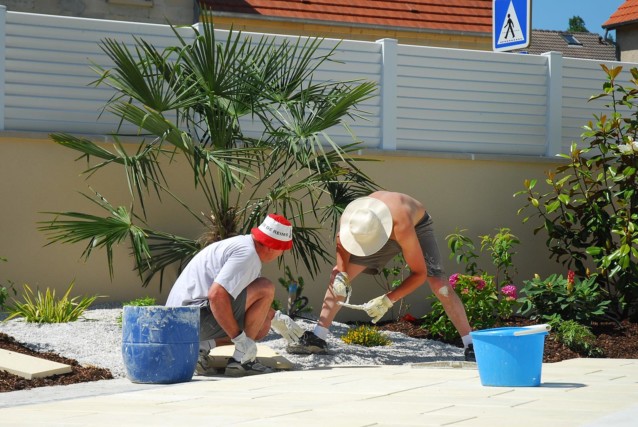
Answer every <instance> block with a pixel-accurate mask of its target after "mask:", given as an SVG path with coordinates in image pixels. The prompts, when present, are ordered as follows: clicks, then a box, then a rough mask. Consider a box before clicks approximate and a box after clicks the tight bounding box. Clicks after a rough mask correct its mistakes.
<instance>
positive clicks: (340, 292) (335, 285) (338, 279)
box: [332, 273, 352, 304]
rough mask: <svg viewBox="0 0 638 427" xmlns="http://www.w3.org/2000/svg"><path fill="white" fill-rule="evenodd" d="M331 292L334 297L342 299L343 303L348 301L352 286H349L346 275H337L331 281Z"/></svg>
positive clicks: (348, 279)
mask: <svg viewBox="0 0 638 427" xmlns="http://www.w3.org/2000/svg"><path fill="white" fill-rule="evenodd" d="M332 291H333V292H334V294H335V296H338V297H344V298H345V299H346V300H345V303H346V304H347V303H348V302H349V301H350V295H352V286H350V278H349V277H348V275H347V274H346V273H339V274H337V275H336V276H335V279H334V280H333V281H332Z"/></svg>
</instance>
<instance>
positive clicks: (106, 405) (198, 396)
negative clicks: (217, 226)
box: [0, 359, 638, 427]
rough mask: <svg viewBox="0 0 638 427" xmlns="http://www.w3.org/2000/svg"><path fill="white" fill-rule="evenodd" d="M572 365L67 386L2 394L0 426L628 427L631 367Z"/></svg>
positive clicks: (635, 378) (333, 371) (636, 378)
mask: <svg viewBox="0 0 638 427" xmlns="http://www.w3.org/2000/svg"><path fill="white" fill-rule="evenodd" d="M572 360H573V361H563V362H559V363H553V364H544V365H543V373H542V379H541V385H540V386H539V387H485V386H482V385H481V382H480V379H479V376H478V372H477V370H473V369H469V367H466V368H463V369H451V368H450V367H438V368H437V367H430V368H427V369H424V368H423V367H416V366H412V365H392V366H358V367H352V366H345V367H330V368H318V369H309V370H290V371H280V372H277V373H273V374H267V375H256V376H251V377H244V378H226V377H194V378H193V380H192V381H189V382H186V383H180V384H169V385H139V384H133V383H130V382H129V383H128V384H126V381H127V380H123V379H120V380H108V381H100V382H99V383H100V384H101V388H102V391H101V392H100V394H96V393H97V390H93V393H94V394H92V395H91V394H85V395H82V394H81V393H76V394H74V395H71V390H74V389H75V387H76V386H68V387H69V388H68V389H65V388H64V387H56V388H55V390H51V400H49V401H46V400H44V399H42V398H40V399H39V400H34V401H32V402H31V403H28V402H26V401H25V399H24V398H22V400H20V399H15V396H16V395H15V393H17V392H10V393H2V394H0V404H2V402H3V399H4V403H5V404H4V405H0V406H2V409H1V410H0V419H2V423H3V425H4V424H5V423H6V425H11V426H18V427H19V426H40V425H42V426H45V425H47V426H49V425H64V426H87V425H91V426H109V427H112V426H113V425H114V424H116V425H118V427H125V426H138V425H146V424H152V425H153V426H154V427H158V426H174V425H182V424H189V425H190V424H195V425H199V424H210V425H219V426H226V425H258V426H273V427H274V426H277V427H281V426H282V425H303V426H325V425H330V426H348V427H351V426H355V427H356V426H361V427H363V426H370V425H375V426H399V427H400V426H459V427H463V426H472V427H488V426H489V427H500V426H503V427H506V426H507V427H511V426H512V425H513V424H515V425H516V426H518V427H526V426H530V427H539V426H561V427H584V426H587V427H603V426H604V427H608V426H613V427H625V426H627V427H629V426H631V427H634V426H635V425H636V423H635V420H636V419H638V405H637V404H636V402H637V401H638V360H619V359H596V360H595V361H590V360H588V361H580V360H579V359H572ZM111 384H113V385H115V384H116V385H117V387H115V386H111ZM109 387H110V388H109ZM45 388H46V387H45ZM52 388H53V387H52ZM33 391H36V390H33ZM3 394H4V395H7V396H2V395H3ZM22 396H24V395H22ZM65 396H66V398H65ZM10 402H13V403H10ZM18 402H19V403H18Z"/></svg>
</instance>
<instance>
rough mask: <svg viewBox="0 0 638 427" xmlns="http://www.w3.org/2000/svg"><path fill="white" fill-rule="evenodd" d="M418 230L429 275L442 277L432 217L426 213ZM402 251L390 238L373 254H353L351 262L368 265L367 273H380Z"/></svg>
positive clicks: (442, 271) (418, 224)
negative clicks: (363, 255)
mask: <svg viewBox="0 0 638 427" xmlns="http://www.w3.org/2000/svg"><path fill="white" fill-rule="evenodd" d="M414 229H415V230H416V235H417V238H418V239H419V244H420V245H421V250H422V251H423V256H424V258H425V264H426V265H427V268H428V276H429V277H441V276H443V275H444V274H445V271H444V270H443V264H442V263H441V253H440V252H439V247H438V245H437V244H436V238H435V237H434V227H433V225H432V217H431V216H430V215H429V214H428V213H426V214H425V215H423V218H422V219H421V220H420V221H419V222H418V223H417V225H415V226H414ZM400 253H401V246H399V244H398V243H397V242H396V241H394V240H388V241H387V242H386V244H385V245H384V246H383V247H382V248H381V249H379V251H377V252H375V253H374V254H372V255H368V256H365V257H362V256H356V255H351V256H350V263H352V264H356V265H363V266H365V267H366V269H365V270H363V272H364V273H366V274H379V273H380V272H381V270H383V268H384V267H385V266H386V264H387V263H388V262H390V261H391V260H392V258H394V257H395V256H397V255H399V254H400Z"/></svg>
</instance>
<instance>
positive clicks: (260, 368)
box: [224, 357, 275, 377]
mask: <svg viewBox="0 0 638 427" xmlns="http://www.w3.org/2000/svg"><path fill="white" fill-rule="evenodd" d="M272 372H275V370H274V369H272V368H269V367H268V366H264V365H262V364H261V363H259V362H257V359H255V360H253V361H251V362H246V363H240V362H238V361H237V360H235V359H234V358H232V357H231V358H230V359H228V364H227V365H226V370H225V371H224V374H225V375H226V376H227V377H245V376H247V375H259V374H270V373H272Z"/></svg>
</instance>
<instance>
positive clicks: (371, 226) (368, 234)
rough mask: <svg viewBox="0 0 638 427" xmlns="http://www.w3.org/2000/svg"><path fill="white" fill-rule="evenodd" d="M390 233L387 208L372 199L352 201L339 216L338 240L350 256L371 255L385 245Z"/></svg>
mask: <svg viewBox="0 0 638 427" xmlns="http://www.w3.org/2000/svg"><path fill="white" fill-rule="evenodd" d="M391 233H392V214H391V213H390V209H389V208H388V206H387V205H386V204H385V203H383V202H382V201H380V200H378V199H375V198H372V197H361V198H359V199H356V200H354V201H352V202H351V203H350V204H348V206H346V209H345V210H344V211H343V214H342V215H341V225H340V228H339V240H340V241H341V245H342V246H343V247H344V248H345V249H346V250H347V251H348V252H350V253H351V254H352V255H357V256H367V255H372V254H373V253H375V252H377V251H378V250H379V249H381V248H382V247H383V245H385V243H386V242H387V241H388V239H389V238H390V234H391Z"/></svg>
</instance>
